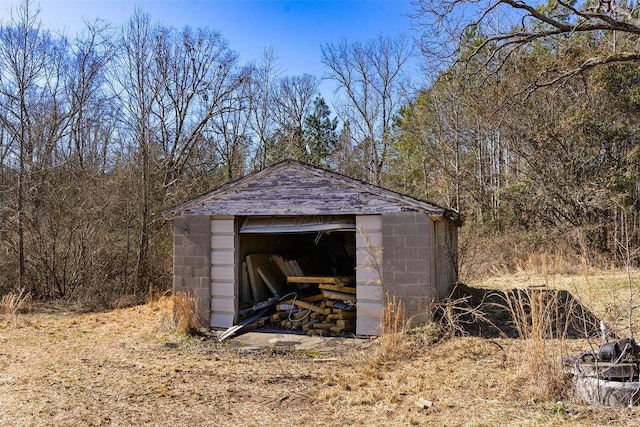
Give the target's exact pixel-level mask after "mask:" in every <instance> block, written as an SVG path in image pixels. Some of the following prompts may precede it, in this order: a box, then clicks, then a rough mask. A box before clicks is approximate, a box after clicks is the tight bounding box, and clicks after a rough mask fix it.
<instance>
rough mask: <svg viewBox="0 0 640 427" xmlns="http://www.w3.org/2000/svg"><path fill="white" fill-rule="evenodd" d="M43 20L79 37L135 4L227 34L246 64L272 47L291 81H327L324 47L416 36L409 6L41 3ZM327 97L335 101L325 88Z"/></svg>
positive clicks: (0, 8) (346, 1)
mask: <svg viewBox="0 0 640 427" xmlns="http://www.w3.org/2000/svg"><path fill="white" fill-rule="evenodd" d="M19 3H20V2H19V1H9V0H0V20H1V21H2V22H6V21H7V19H8V11H7V10H8V8H9V7H11V6H12V5H13V6H14V7H15V6H16V5H18V4H19ZM35 4H36V5H38V4H39V6H40V19H41V21H42V23H43V25H44V26H45V27H47V28H50V29H52V30H55V31H64V32H66V33H67V34H68V35H72V34H75V33H76V32H78V30H79V29H81V28H82V26H83V20H84V19H87V20H89V21H93V20H95V19H96V18H102V19H104V20H106V21H108V22H111V23H112V24H114V25H120V24H122V23H123V22H125V21H126V20H127V19H128V18H129V17H130V16H131V14H132V12H133V10H134V8H135V6H136V5H140V6H142V8H143V9H144V11H145V12H147V13H148V14H149V15H151V17H152V19H153V20H155V21H159V22H161V23H163V24H165V25H169V26H175V27H179V28H180V27H183V26H185V25H190V26H192V27H205V26H208V27H211V28H215V29H217V30H218V31H220V32H221V33H222V35H223V36H224V37H225V38H226V39H227V40H228V41H229V43H230V45H231V48H232V49H233V50H235V51H236V52H238V53H239V54H240V57H241V61H242V63H246V62H249V61H252V60H258V59H259V58H260V56H261V55H262V52H263V50H264V48H265V47H267V46H272V47H274V49H275V50H276V53H277V55H278V57H279V64H280V66H281V68H282V71H283V72H285V73H286V74H288V75H301V74H304V73H308V74H313V75H315V76H317V77H322V75H323V73H324V69H323V66H322V64H321V61H320V45H322V44H324V43H327V42H330V43H331V42H336V41H338V40H340V39H341V38H346V39H347V40H349V41H357V40H367V39H370V38H373V37H376V36H377V35H379V34H384V35H390V36H395V35H397V34H400V33H404V34H407V35H412V34H411V31H410V20H409V18H408V17H406V16H403V15H406V14H407V13H410V12H411V4H410V1H408V0H406V1H405V0H386V1H376V0H369V1H362V0H342V1H270V0H262V1H257V0H241V1H231V0H208V1H178V0H173V1H152V0H148V1H119V0H113V1H105V0H84V1H80V0H71V1H69V0H67V1H60V0H40V1H39V2H36V3H35ZM322 92H323V94H324V95H325V97H326V98H330V96H331V94H330V92H331V90H330V88H329V87H328V85H327V83H325V84H323V86H322ZM327 101H330V99H327Z"/></svg>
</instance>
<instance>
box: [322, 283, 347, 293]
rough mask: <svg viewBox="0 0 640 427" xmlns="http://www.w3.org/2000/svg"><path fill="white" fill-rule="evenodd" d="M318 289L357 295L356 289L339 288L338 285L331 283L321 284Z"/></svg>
mask: <svg viewBox="0 0 640 427" xmlns="http://www.w3.org/2000/svg"><path fill="white" fill-rule="evenodd" d="M318 288H320V289H326V290H328V291H338V292H346V293H348V294H353V295H355V294H356V288H351V287H348V286H337V285H331V284H329V283H320V284H319V285H318Z"/></svg>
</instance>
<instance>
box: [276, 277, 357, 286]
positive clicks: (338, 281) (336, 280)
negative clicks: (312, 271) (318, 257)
mask: <svg viewBox="0 0 640 427" xmlns="http://www.w3.org/2000/svg"><path fill="white" fill-rule="evenodd" d="M287 282H289V283H328V284H332V285H337V286H345V285H347V284H349V283H352V282H353V277H352V276H291V277H287Z"/></svg>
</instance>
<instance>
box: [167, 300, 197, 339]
mask: <svg viewBox="0 0 640 427" xmlns="http://www.w3.org/2000/svg"><path fill="white" fill-rule="evenodd" d="M170 300H171V304H172V312H173V316H172V319H173V322H172V326H173V328H174V329H175V330H176V331H177V332H179V333H182V334H193V333H194V332H196V331H197V330H198V328H199V326H200V315H199V313H198V303H197V300H196V298H195V297H194V296H193V295H192V294H191V293H187V292H177V293H176V294H174V295H172V296H171V297H170Z"/></svg>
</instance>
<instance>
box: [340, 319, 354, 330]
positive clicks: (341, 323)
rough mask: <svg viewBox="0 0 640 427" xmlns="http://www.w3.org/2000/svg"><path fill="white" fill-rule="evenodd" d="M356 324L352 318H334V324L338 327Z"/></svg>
mask: <svg viewBox="0 0 640 427" xmlns="http://www.w3.org/2000/svg"><path fill="white" fill-rule="evenodd" d="M355 325H356V321H355V320H353V319H347V320H336V326H338V327H340V328H348V327H351V326H355Z"/></svg>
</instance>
